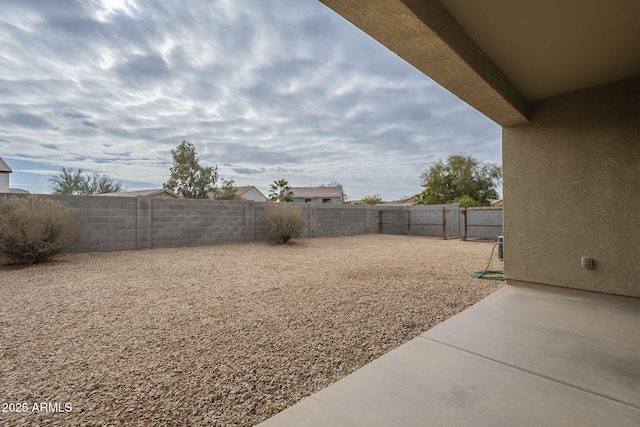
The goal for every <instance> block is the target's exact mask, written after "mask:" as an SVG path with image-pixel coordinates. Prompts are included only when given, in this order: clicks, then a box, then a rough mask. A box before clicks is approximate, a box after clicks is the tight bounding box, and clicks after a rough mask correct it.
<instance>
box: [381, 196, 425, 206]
mask: <svg viewBox="0 0 640 427" xmlns="http://www.w3.org/2000/svg"><path fill="white" fill-rule="evenodd" d="M417 197H418V196H417V195H416V196H411V197H409V198H408V199H400V200H394V201H392V202H389V203H387V204H388V205H413V203H414V202H415V201H416V198H417Z"/></svg>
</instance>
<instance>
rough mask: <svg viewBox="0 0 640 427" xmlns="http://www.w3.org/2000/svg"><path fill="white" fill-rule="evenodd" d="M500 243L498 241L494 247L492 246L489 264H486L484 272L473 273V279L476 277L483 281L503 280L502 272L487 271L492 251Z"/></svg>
mask: <svg viewBox="0 0 640 427" xmlns="http://www.w3.org/2000/svg"><path fill="white" fill-rule="evenodd" d="M500 243H501V242H500V241H498V242H496V244H495V245H493V248H491V255H489V262H488V263H487V266H486V267H485V268H484V271H476V272H475V273H473V277H477V278H478V279H484V280H500V281H502V280H504V270H489V266H490V265H491V259H492V258H493V251H494V250H495V249H496V246H498V245H499V244H500Z"/></svg>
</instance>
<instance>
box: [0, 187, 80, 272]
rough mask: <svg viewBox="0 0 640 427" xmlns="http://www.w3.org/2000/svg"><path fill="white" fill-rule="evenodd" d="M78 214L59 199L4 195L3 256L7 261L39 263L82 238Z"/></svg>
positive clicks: (0, 218)
mask: <svg viewBox="0 0 640 427" xmlns="http://www.w3.org/2000/svg"><path fill="white" fill-rule="evenodd" d="M78 236H79V231H78V225H77V216H76V213H75V211H74V210H73V209H71V208H69V207H67V206H65V205H64V204H63V203H61V202H59V201H57V200H51V199H40V198H35V197H28V198H17V197H13V198H2V199H0V258H1V260H2V262H4V263H15V264H37V263H40V262H44V261H47V260H48V259H49V258H51V257H52V256H54V255H57V254H59V253H61V252H63V251H64V250H65V249H67V248H69V247H70V246H71V245H72V244H73V243H75V242H76V241H77V240H78Z"/></svg>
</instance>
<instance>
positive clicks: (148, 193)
mask: <svg viewBox="0 0 640 427" xmlns="http://www.w3.org/2000/svg"><path fill="white" fill-rule="evenodd" d="M159 195H168V196H170V197H175V198H177V197H178V196H177V195H176V194H175V193H173V192H172V191H169V190H167V189H166V188H153V189H151V190H139V191H120V192H117V193H102V194H94V196H113V197H157V196H159Z"/></svg>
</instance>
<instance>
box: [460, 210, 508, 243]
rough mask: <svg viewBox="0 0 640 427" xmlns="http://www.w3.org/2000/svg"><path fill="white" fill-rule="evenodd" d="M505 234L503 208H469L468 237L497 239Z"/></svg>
mask: <svg viewBox="0 0 640 427" xmlns="http://www.w3.org/2000/svg"><path fill="white" fill-rule="evenodd" d="M503 235H504V231H503V227H502V208H500V207H495V208H494V207H486V208H467V238H469V239H489V240H497V239H498V236H503Z"/></svg>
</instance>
